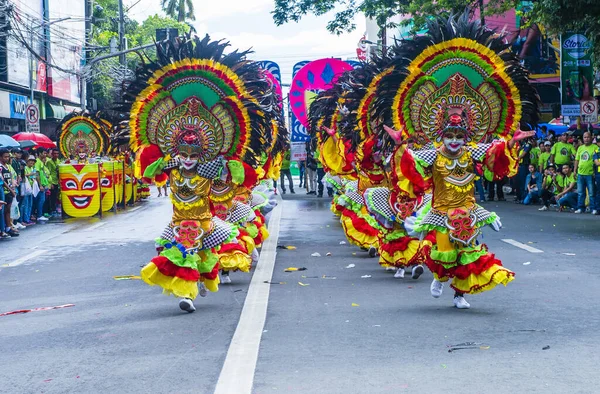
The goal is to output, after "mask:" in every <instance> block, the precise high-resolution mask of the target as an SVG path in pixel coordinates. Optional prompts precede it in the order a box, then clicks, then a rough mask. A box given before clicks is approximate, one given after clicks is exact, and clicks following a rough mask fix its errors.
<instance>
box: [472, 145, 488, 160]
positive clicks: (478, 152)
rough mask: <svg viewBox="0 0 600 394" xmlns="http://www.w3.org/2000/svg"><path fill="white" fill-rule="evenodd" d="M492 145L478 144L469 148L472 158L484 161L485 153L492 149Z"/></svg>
mask: <svg viewBox="0 0 600 394" xmlns="http://www.w3.org/2000/svg"><path fill="white" fill-rule="evenodd" d="M491 146H492V144H477V145H476V146H469V152H471V158H472V159H473V160H477V161H480V160H483V157H484V156H485V153H486V152H487V151H488V150H489V149H490V147H491Z"/></svg>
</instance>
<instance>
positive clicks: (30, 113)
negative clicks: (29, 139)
mask: <svg viewBox="0 0 600 394" xmlns="http://www.w3.org/2000/svg"><path fill="white" fill-rule="evenodd" d="M25 130H26V131H27V132H28V133H39V132H40V110H39V108H38V106H37V105H35V104H29V105H28V106H27V109H26V110H25Z"/></svg>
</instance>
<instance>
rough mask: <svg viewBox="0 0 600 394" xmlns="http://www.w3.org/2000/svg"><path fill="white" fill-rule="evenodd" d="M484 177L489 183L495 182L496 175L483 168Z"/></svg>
mask: <svg viewBox="0 0 600 394" xmlns="http://www.w3.org/2000/svg"><path fill="white" fill-rule="evenodd" d="M483 176H484V177H485V179H487V181H488V182H492V181H493V180H494V173H493V172H492V171H490V170H489V169H488V168H487V167H484V168H483Z"/></svg>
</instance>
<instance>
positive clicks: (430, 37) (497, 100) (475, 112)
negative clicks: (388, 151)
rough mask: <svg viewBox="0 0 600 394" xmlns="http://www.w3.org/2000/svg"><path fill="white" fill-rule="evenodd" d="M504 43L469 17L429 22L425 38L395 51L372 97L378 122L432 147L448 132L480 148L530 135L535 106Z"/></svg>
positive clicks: (403, 42) (524, 77) (403, 43)
mask: <svg viewBox="0 0 600 394" xmlns="http://www.w3.org/2000/svg"><path fill="white" fill-rule="evenodd" d="M504 38H505V37H504V36H502V35H498V34H496V33H495V32H493V31H490V30H487V29H486V28H485V27H482V26H481V24H480V23H479V21H470V20H469V14H468V13H464V14H463V15H461V16H451V17H450V18H449V19H446V18H443V17H438V18H434V19H432V20H430V21H429V22H428V33H427V35H425V36H419V37H414V38H413V39H411V40H401V41H398V42H397V43H396V45H397V47H396V48H395V51H396V61H395V63H396V64H395V65H394V69H393V71H392V72H391V73H389V74H388V75H387V76H385V77H384V78H383V79H382V81H381V83H380V84H379V88H378V89H377V93H376V100H377V102H376V103H375V106H376V107H377V108H379V110H378V111H379V115H380V116H382V118H383V119H385V120H386V122H387V123H388V124H390V123H391V125H393V127H394V128H395V129H397V130H401V131H402V132H403V133H404V136H405V137H408V136H411V135H415V134H416V135H419V134H424V135H425V136H427V138H428V139H429V140H430V141H432V142H433V143H434V144H439V143H441V137H442V133H443V132H444V130H446V129H448V128H451V129H455V130H460V131H462V132H463V133H464V134H465V136H466V138H467V139H468V140H470V141H472V142H479V141H482V140H483V139H485V138H486V137H487V136H497V137H501V138H505V139H510V138H511V136H512V134H513V132H514V131H515V130H517V128H519V127H522V128H524V129H525V128H526V127H529V128H531V127H533V126H534V125H535V124H536V123H537V121H538V118H539V114H538V107H539V98H538V96H537V93H536V91H535V89H534V88H533V87H532V86H531V84H530V83H529V80H528V73H527V70H526V69H525V68H523V67H522V66H521V64H520V63H519V59H518V58H517V56H516V55H515V54H514V53H513V52H511V51H510V49H509V48H508V45H507V44H506V43H505V40H504ZM527 125H529V126H527Z"/></svg>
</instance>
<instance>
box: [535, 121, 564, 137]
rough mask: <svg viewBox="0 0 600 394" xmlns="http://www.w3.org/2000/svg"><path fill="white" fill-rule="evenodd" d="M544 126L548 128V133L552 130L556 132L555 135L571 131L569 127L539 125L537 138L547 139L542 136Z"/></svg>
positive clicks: (548, 124)
mask: <svg viewBox="0 0 600 394" xmlns="http://www.w3.org/2000/svg"><path fill="white" fill-rule="evenodd" d="M542 126H546V127H547V128H548V131H550V130H554V134H555V135H561V134H562V133H564V132H567V131H568V130H569V126H567V125H556V124H551V123H539V124H538V127H537V136H538V137H541V138H543V137H545V135H543V134H542V132H541V127H542Z"/></svg>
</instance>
